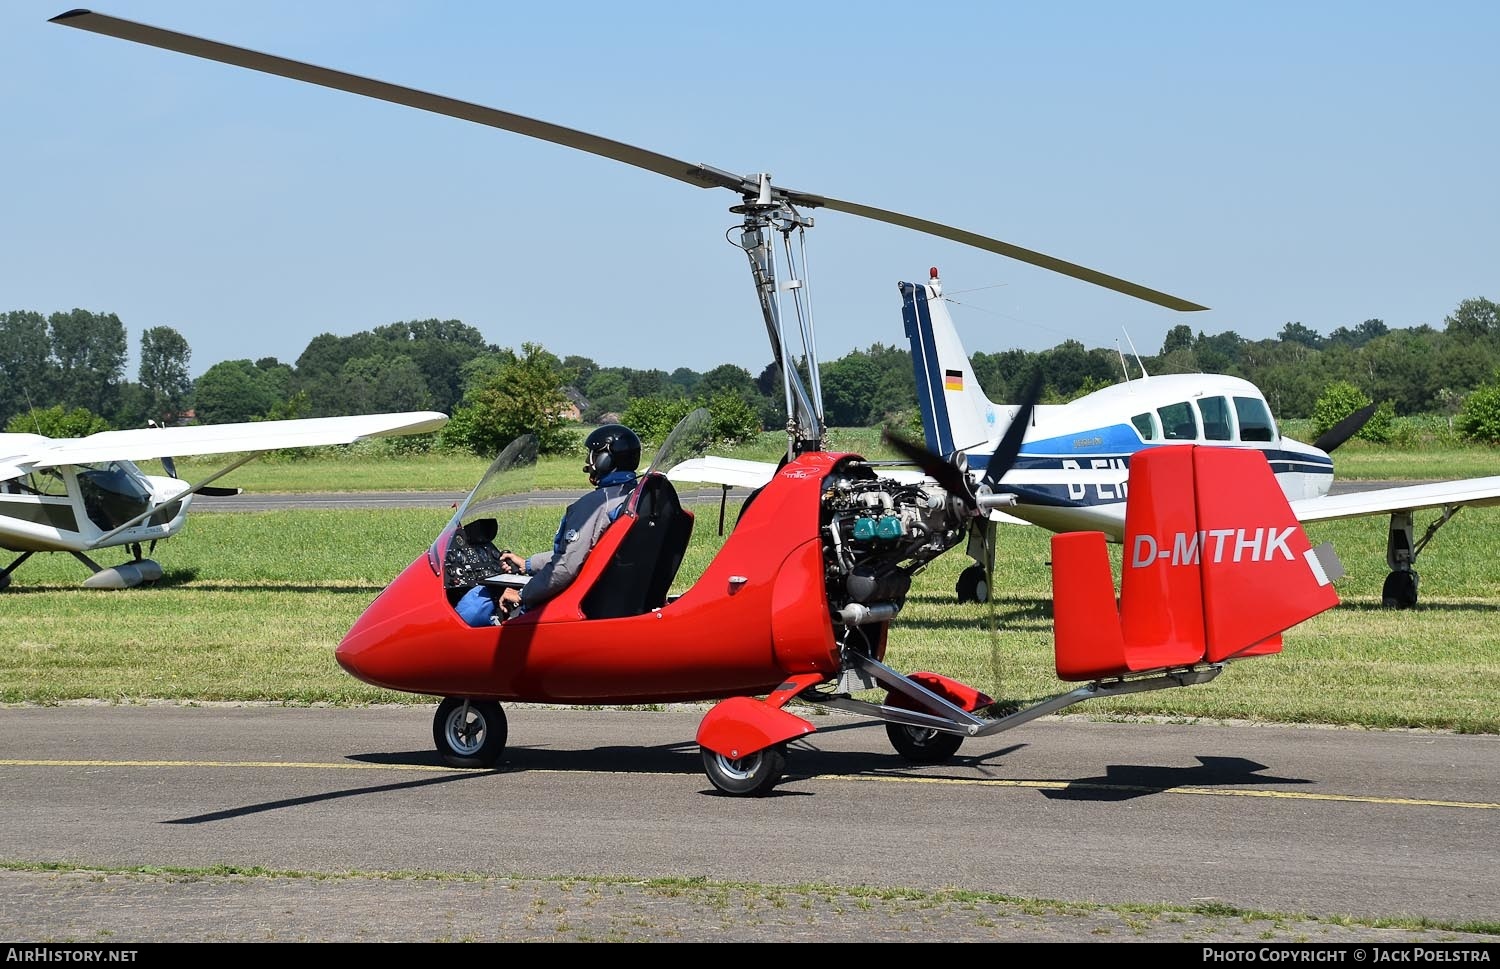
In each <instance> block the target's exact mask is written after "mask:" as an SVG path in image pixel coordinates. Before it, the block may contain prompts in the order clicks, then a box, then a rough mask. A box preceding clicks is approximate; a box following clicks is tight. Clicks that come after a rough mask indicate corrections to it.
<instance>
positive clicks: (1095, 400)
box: [669, 269, 1500, 608]
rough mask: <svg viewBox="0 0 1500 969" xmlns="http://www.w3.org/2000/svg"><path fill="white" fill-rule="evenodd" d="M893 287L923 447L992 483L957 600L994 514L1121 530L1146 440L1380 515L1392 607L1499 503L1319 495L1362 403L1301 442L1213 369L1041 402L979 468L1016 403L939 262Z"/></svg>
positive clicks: (1396, 491)
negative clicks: (992, 460)
mask: <svg viewBox="0 0 1500 969" xmlns="http://www.w3.org/2000/svg"><path fill="white" fill-rule="evenodd" d="M900 288H901V295H902V316H903V319H904V322H905V325H906V335H907V339H908V340H909V342H910V345H911V355H912V368H913V371H914V372H915V375H916V386H917V403H918V406H919V408H920V410H921V413H922V430H923V433H924V435H925V437H926V440H927V445H928V448H929V450H930V451H931V452H932V453H933V455H934V456H937V457H940V458H941V459H942V460H944V461H949V462H954V461H957V462H960V463H961V464H962V466H963V467H964V469H965V471H966V472H967V474H968V475H969V477H970V481H971V483H972V484H973V485H974V486H975V490H976V492H977V493H979V494H980V495H981V496H989V497H988V498H987V499H986V500H984V501H983V502H982V504H983V505H984V507H986V508H988V509H990V513H989V515H988V517H987V518H981V519H978V521H979V522H981V523H982V525H981V526H979V527H976V529H975V531H974V532H973V533H972V534H971V536H970V541H969V544H968V553H969V555H970V557H971V558H973V559H974V560H975V564H974V565H971V566H970V567H969V568H967V569H965V570H964V572H963V573H962V575H961V576H960V577H959V580H958V587H957V592H958V597H959V599H960V600H962V601H981V602H982V601H984V600H985V599H987V598H988V596H989V588H988V578H987V577H988V575H989V571H990V569H991V568H992V567H993V564H994V561H993V556H994V548H995V542H994V527H995V525H996V524H997V523H1013V524H1014V523H1019V524H1035V525H1040V526H1042V527H1043V528H1046V529H1048V530H1049V531H1053V532H1074V531H1100V532H1103V533H1104V534H1105V536H1106V538H1108V539H1109V540H1110V541H1112V542H1116V543H1118V542H1120V541H1122V540H1123V537H1124V534H1125V498H1126V493H1127V478H1128V475H1129V465H1130V458H1131V456H1132V455H1133V454H1135V453H1137V452H1139V451H1141V450H1143V449H1145V448H1151V447H1158V446H1170V445H1174V444H1199V445H1222V446H1225V447H1238V448H1251V449H1255V450H1258V451H1261V452H1262V453H1263V454H1265V456H1266V460H1267V461H1268V462H1269V463H1270V465H1271V469H1272V470H1273V471H1274V472H1275V474H1276V479H1277V481H1278V482H1279V483H1280V484H1281V488H1282V491H1283V492H1284V493H1285V494H1286V496H1287V499H1288V501H1289V502H1290V504H1291V506H1292V511H1293V512H1294V513H1295V514H1296V516H1297V518H1298V520H1299V521H1301V522H1303V523H1304V524H1305V523H1307V522H1314V521H1328V520H1332V519H1337V518H1354V517H1358V516H1363V515H1389V516H1390V524H1389V530H1388V537H1387V540H1386V564H1387V566H1388V567H1389V568H1390V570H1391V571H1390V574H1389V575H1388V576H1387V577H1386V581H1385V585H1384V588H1383V590H1382V593H1381V598H1382V601H1383V602H1384V604H1385V605H1387V606H1392V607H1396V608H1408V607H1410V606H1413V605H1415V604H1416V602H1417V572H1416V568H1415V566H1416V561H1417V556H1418V554H1420V553H1421V551H1422V550H1423V548H1425V547H1426V545H1427V543H1428V542H1429V541H1430V540H1431V539H1432V536H1433V535H1434V534H1435V533H1436V532H1437V530H1438V529H1439V528H1440V527H1442V526H1443V525H1444V524H1446V523H1447V522H1448V520H1449V519H1451V518H1452V517H1453V516H1454V514H1456V513H1457V512H1458V510H1459V509H1460V508H1462V507H1464V506H1466V505H1493V504H1500V476H1496V477H1487V478H1469V479H1465V480H1458V481H1440V482H1434V483H1431V484H1421V485H1411V486H1406V487H1399V488H1380V489H1375V490H1369V491H1361V492H1353V493H1346V494H1338V495H1330V494H1329V493H1328V492H1329V489H1330V487H1331V486H1332V484H1333V459H1332V458H1331V457H1330V456H1329V452H1331V451H1333V450H1334V449H1335V448H1337V447H1338V446H1339V445H1340V444H1342V443H1343V442H1344V441H1346V440H1348V439H1349V438H1350V437H1352V436H1353V435H1354V434H1355V433H1356V432H1357V431H1358V430H1359V429H1360V427H1362V426H1363V425H1364V423H1365V422H1366V421H1367V420H1368V419H1369V416H1370V414H1371V413H1373V407H1372V408H1366V409H1365V410H1363V411H1360V412H1358V413H1356V414H1353V415H1351V416H1350V417H1349V418H1348V419H1346V420H1345V421H1342V422H1340V424H1339V425H1338V426H1336V427H1334V428H1332V429H1330V430H1329V431H1328V432H1327V433H1326V434H1324V435H1322V436H1321V437H1319V439H1318V440H1317V441H1316V442H1314V443H1312V444H1306V443H1303V442H1301V441H1294V440H1292V439H1291V438H1288V437H1285V436H1283V435H1282V434H1281V433H1280V431H1279V430H1278V429H1277V426H1276V422H1275V420H1274V419H1273V418H1272V415H1271V409H1270V407H1269V406H1268V405H1267V403H1266V399H1265V396H1264V395H1263V394H1261V392H1260V391H1259V390H1258V389H1257V388H1256V387H1255V385H1254V384H1252V383H1250V382H1249V381H1246V380H1242V379H1240V378H1238V377H1230V376H1227V375H1223V374H1163V375H1159V376H1142V377H1139V378H1136V379H1133V380H1127V381H1125V382H1124V383H1120V384H1116V385H1114V386H1111V387H1106V388H1103V389H1102V390H1097V391H1095V392H1093V393H1091V394H1088V395H1086V396H1084V397H1080V398H1079V399H1077V400H1074V401H1071V402H1069V403H1066V404H1058V405H1038V406H1036V407H1034V408H1033V410H1032V417H1031V421H1030V425H1029V427H1028V428H1027V429H1026V432H1025V433H1026V437H1025V439H1024V443H1023V444H1022V445H1021V452H1020V455H1019V457H1018V458H1017V459H1016V461H1015V463H1014V464H1013V465H1012V466H1011V468H1010V470H1008V471H1006V473H1005V474H1004V475H1003V476H1002V477H1001V479H1000V480H999V481H986V480H985V472H986V470H987V466H988V463H989V456H990V454H991V453H993V452H994V451H995V449H996V447H997V445H998V443H999V441H1000V439H1001V437H1002V436H1003V435H1004V434H1005V432H1006V429H1007V428H1009V426H1010V422H1011V419H1012V417H1014V415H1015V413H1016V412H1017V411H1018V410H1019V409H1020V406H1019V405H1003V404H996V403H995V402H993V401H991V400H990V399H989V398H988V397H987V396H985V393H984V391H983V390H982V389H981V388H980V386H979V381H978V380H977V379H976V378H975V376H974V371H973V369H972V367H971V366H970V363H969V357H968V354H967V353H966V352H965V351H964V347H963V344H962V343H961V342H960V340H959V338H958V333H957V331H956V330H955V329H954V326H953V320H952V318H951V316H950V315H949V313H948V309H947V305H946V303H945V302H944V300H943V295H942V284H941V282H940V280H939V279H938V274H937V270H936V269H934V270H932V272H931V278H930V279H929V281H928V282H927V283H925V284H919V283H904V282H903V283H901V284H900ZM774 470H775V466H774V465H769V464H758V463H754V462H744V461H735V462H726V461H725V459H722V458H717V459H699V460H697V461H692V462H686V463H685V464H684V465H682V466H680V467H678V468H675V469H673V470H672V471H671V472H670V473H669V477H673V478H675V479H677V480H694V481H706V482H717V483H720V484H725V485H732V486H737V487H753V486H755V483H756V482H759V483H764V481H765V480H766V479H768V478H769V476H770V473H771V472H772V471H774ZM1002 499H1003V501H1002ZM997 505H1001V506H1003V507H1004V511H1000V510H997V509H996V506H997ZM1429 508H1432V509H1439V513H1438V517H1437V519H1436V520H1435V521H1433V523H1432V524H1431V525H1429V526H1428V527H1427V529H1426V531H1425V532H1424V533H1423V534H1422V536H1421V537H1420V538H1417V537H1416V516H1415V513H1416V512H1417V511H1420V510H1423V509H1429Z"/></svg>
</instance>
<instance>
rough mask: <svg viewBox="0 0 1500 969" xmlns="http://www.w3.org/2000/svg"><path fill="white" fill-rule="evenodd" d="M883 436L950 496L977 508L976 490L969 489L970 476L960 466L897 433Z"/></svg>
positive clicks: (885, 432)
mask: <svg viewBox="0 0 1500 969" xmlns="http://www.w3.org/2000/svg"><path fill="white" fill-rule="evenodd" d="M881 436H882V437H883V438H884V439H885V442H886V443H887V444H889V445H890V446H891V447H893V448H895V449H896V450H897V451H900V452H901V453H902V454H903V455H905V456H906V457H907V458H909V459H910V460H911V462H912V463H913V464H915V465H916V466H917V467H919V468H921V469H922V473H923V474H925V475H927V477H929V478H931V479H932V480H934V481H936V482H937V483H938V485H939V486H941V487H942V488H943V490H944V491H947V492H948V493H949V494H950V495H957V496H958V497H960V498H962V499H963V501H964V503H965V504H966V505H968V506H969V507H970V508H971V509H972V508H974V507H976V506H975V504H974V490H973V489H972V488H970V487H969V478H968V475H966V474H964V472H963V470H962V469H960V468H959V467H958V465H956V464H954V463H953V462H952V461H945V460H944V459H943V458H941V457H939V456H938V455H936V454H933V453H932V452H931V451H929V450H927V449H926V448H925V447H922V446H921V445H919V444H917V443H916V442H915V441H909V440H907V439H906V438H904V437H902V436H901V435H899V434H897V433H896V432H895V431H892V430H886V431H883V432H882V433H881Z"/></svg>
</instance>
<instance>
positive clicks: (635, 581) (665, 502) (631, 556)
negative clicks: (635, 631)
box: [582, 474, 693, 619]
mask: <svg viewBox="0 0 1500 969" xmlns="http://www.w3.org/2000/svg"><path fill="white" fill-rule="evenodd" d="M639 488H640V491H639V493H638V495H637V496H636V498H635V513H636V517H635V519H634V520H633V521H631V522H630V525H629V531H627V532H626V533H625V537H624V539H622V540H621V542H620V544H619V546H618V547H617V548H616V549H615V552H614V555H612V556H611V557H610V561H609V564H607V565H606V566H605V567H604V571H603V573H601V574H600V576H599V579H598V581H596V582H595V583H594V587H593V588H592V589H590V590H589V591H588V592H587V593H586V594H585V595H584V597H583V602H582V606H583V614H584V616H585V617H586V618H589V619H617V618H619V617H621V616H639V615H641V614H642V613H646V612H650V611H651V610H653V609H657V608H660V607H661V606H664V605H666V602H667V591H668V590H669V589H670V588H671V586H672V580H673V579H675V578H676V577H677V569H678V568H679V567H680V566H681V565H682V557H683V555H684V554H685V553H686V552H687V545H688V539H689V538H691V537H692V534H693V516H692V515H691V514H690V513H689V512H687V511H685V510H683V507H682V503H681V502H680V501H679V500H678V498H677V489H676V488H673V487H672V483H671V482H670V481H668V480H667V479H666V477H665V476H663V475H660V474H648V475H646V476H645V477H644V478H642V479H641V483H640V486H639Z"/></svg>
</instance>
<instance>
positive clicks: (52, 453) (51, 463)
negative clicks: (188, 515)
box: [0, 411, 448, 479]
mask: <svg viewBox="0 0 1500 969" xmlns="http://www.w3.org/2000/svg"><path fill="white" fill-rule="evenodd" d="M447 421H448V417H447V415H445V414H441V413H438V412H437V411H413V412H408V413H399V414H356V415H353V416H349V417H309V418H301V419H298V420H290V421H251V422H249V423H243V424H203V425H199V426H196V427H141V428H134V429H131V430H125V431H103V432H101V433H98V434H90V435H89V436H88V437H75V438H62V439H49V438H39V439H38V440H37V441H36V442H35V443H34V445H33V447H32V448H30V449H28V450H27V451H26V452H25V453H22V454H12V455H4V454H0V479H4V478H6V477H15V476H16V475H18V474H25V473H26V472H27V471H30V470H33V469H35V468H53V467H59V466H61V465H67V464H89V463H97V462H104V461H143V460H147V459H150V458H175V457H182V456H183V455H190V454H231V453H236V452H246V451H252V452H253V451H276V450H280V449H281V448H291V447H318V446H321V445H330V444H353V443H354V442H355V441H362V440H365V439H366V438H372V437H391V436H401V435H405V434H420V433H422V432H424V431H435V430H437V429H438V428H440V427H442V426H443V425H444V424H445V423H447ZM6 450H9V449H8V448H7V449H6Z"/></svg>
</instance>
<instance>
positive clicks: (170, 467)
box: [161, 457, 177, 478]
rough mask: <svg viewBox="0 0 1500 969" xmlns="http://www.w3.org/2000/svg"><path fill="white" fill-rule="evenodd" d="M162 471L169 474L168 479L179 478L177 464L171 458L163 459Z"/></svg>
mask: <svg viewBox="0 0 1500 969" xmlns="http://www.w3.org/2000/svg"><path fill="white" fill-rule="evenodd" d="M161 469H162V470H163V471H165V472H166V473H167V477H169V478H175V477H177V462H176V461H173V460H172V459H171V458H166V457H164V458H162V459H161Z"/></svg>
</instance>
